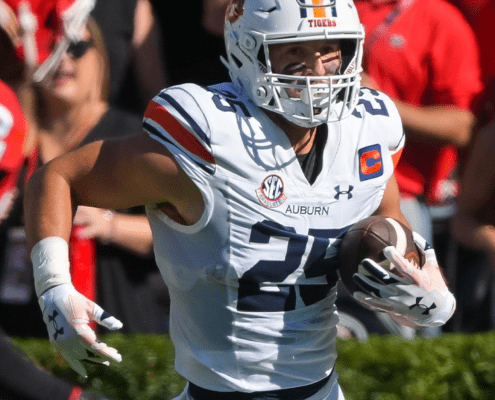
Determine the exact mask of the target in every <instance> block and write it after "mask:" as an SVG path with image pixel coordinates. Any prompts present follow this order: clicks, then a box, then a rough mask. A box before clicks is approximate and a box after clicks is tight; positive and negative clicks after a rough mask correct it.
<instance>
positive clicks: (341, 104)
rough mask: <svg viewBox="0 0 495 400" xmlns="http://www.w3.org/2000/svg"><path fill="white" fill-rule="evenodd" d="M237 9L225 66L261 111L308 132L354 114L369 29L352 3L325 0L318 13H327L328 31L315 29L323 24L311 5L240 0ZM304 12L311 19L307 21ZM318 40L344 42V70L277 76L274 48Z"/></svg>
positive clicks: (228, 35) (236, 0)
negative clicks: (274, 66) (308, 74)
mask: <svg viewBox="0 0 495 400" xmlns="http://www.w3.org/2000/svg"><path fill="white" fill-rule="evenodd" d="M234 3H235V4H236V6H235V7H234V8H235V10H236V11H237V12H236V14H235V18H232V14H230V15H229V14H228V18H227V19H226V24H225V40H226V53H227V60H224V64H225V65H226V66H227V67H228V68H229V71H230V75H231V77H232V81H233V82H234V83H235V84H236V85H238V86H240V87H241V88H243V89H244V90H245V91H246V92H247V94H248V96H249V97H250V98H251V99H252V100H253V101H254V103H255V104H256V105H258V106H259V107H262V108H264V109H266V110H269V111H272V112H275V113H278V114H281V115H282V116H283V117H284V118H285V119H287V120H288V121H290V122H292V123H294V124H296V125H298V126H302V127H314V126H318V125H321V124H323V123H327V122H333V121H337V120H341V119H343V118H345V117H347V116H348V115H350V114H351V113H352V112H353V110H354V108H355V106H356V104H357V101H358V95H359V89H360V79H361V78H360V72H361V70H362V69H361V59H362V43H363V39H364V28H363V27H362V25H361V24H360V22H359V17H358V15H357V11H356V9H355V7H354V5H353V4H352V1H351V0H322V2H320V3H319V4H320V5H319V6H318V7H320V9H319V10H321V9H322V7H323V8H325V10H326V11H325V12H326V15H327V19H326V20H324V21H326V22H325V23H326V24H327V25H325V26H328V27H322V28H319V27H317V26H315V24H317V22H321V21H320V20H316V19H310V16H311V15H312V13H313V14H315V13H316V11H314V10H315V9H316V8H315V7H316V6H309V5H306V3H308V2H301V1H296V0H285V1H284V2H283V3H282V2H279V1H274V0H263V1H262V0H251V1H250V2H246V3H243V2H242V0H234ZM272 3H273V5H272ZM239 4H240V5H239ZM308 4H309V3H308ZM303 8H304V10H303ZM303 11H304V13H305V14H307V16H308V17H307V18H306V17H303V16H302V15H303ZM334 11H335V12H334ZM319 12H320V11H319ZM315 15H316V14H315ZM229 17H230V18H229ZM328 18H330V19H328ZM315 21H316V22H315ZM318 26H319V25H318ZM316 40H339V41H340V44H341V65H340V69H339V70H334V71H330V72H329V73H326V72H325V75H323V76H300V75H298V76H295V75H290V74H285V73H284V74H279V73H274V72H273V69H272V65H271V62H270V48H271V46H273V45H277V44H281V43H295V42H306V41H316ZM284 72H285V71H284Z"/></svg>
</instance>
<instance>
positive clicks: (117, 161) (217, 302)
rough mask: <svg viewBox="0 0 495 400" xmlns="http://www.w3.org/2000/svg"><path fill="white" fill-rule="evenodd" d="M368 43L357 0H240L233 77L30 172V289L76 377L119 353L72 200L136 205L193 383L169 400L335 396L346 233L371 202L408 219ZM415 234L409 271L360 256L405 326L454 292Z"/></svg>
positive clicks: (436, 311)
mask: <svg viewBox="0 0 495 400" xmlns="http://www.w3.org/2000/svg"><path fill="white" fill-rule="evenodd" d="M363 39H364V32H363V27H362V25H361V24H360V22H359V18H358V15H357V12H356V8H355V7H354V4H353V3H352V1H351V0H320V1H308V0H306V1H303V0H284V1H283V2H281V1H276V0H250V1H246V2H244V1H242V0H233V1H231V3H230V4H229V7H228V9H227V13H226V20H225V41H226V55H227V58H226V59H225V60H224V63H225V64H226V66H227V67H228V69H229V72H230V75H231V78H232V82H228V83H223V84H219V85H215V86H211V87H207V88H204V87H200V86H197V85H194V84H183V85H179V86H175V87H171V88H168V89H165V90H163V91H162V92H161V93H159V94H158V95H157V96H156V97H155V98H154V99H153V100H152V101H151V102H150V104H149V106H148V108H147V110H146V112H145V115H144V122H143V125H144V131H145V132H144V133H142V134H139V135H137V136H134V137H131V138H127V139H124V140H118V141H100V142H95V143H92V144H89V145H87V146H85V147H82V148H80V149H78V150H76V151H74V152H71V153H68V154H67V155H65V156H62V157H61V158H58V159H55V160H53V161H52V162H50V163H49V164H47V165H46V166H45V167H44V168H42V169H40V170H38V171H37V172H36V173H35V175H34V176H33V178H32V179H31V180H30V183H29V188H28V193H27V196H26V202H25V216H26V225H27V234H28V240H29V244H30V246H32V252H31V257H32V260H33V265H34V278H35V282H36V291H37V294H38V296H39V303H40V306H41V308H42V310H43V315H44V319H45V322H46V323H47V327H48V331H49V336H50V340H51V341H52V342H53V343H54V345H55V346H57V348H59V349H60V350H61V352H62V354H63V355H64V356H65V358H66V359H67V361H68V362H69V363H70V364H71V365H72V366H73V368H74V369H75V370H76V371H78V372H79V373H81V374H83V375H85V374H86V371H85V368H84V362H85V360H90V361H97V362H101V363H106V364H108V363H111V362H114V361H115V362H120V361H121V359H122V357H121V355H120V354H119V353H118V351H117V350H116V349H113V348H110V347H108V346H106V345H105V344H104V343H102V342H101V341H100V340H98V339H97V338H96V336H95V334H94V332H93V331H92V330H90V329H89V327H88V324H89V323H90V322H91V321H93V320H94V321H96V322H98V323H101V324H103V325H105V326H107V327H110V328H116V327H118V325H119V323H118V321H117V320H115V318H113V317H111V316H109V315H108V314H107V313H105V312H104V311H103V310H102V309H101V308H100V307H99V306H98V305H96V304H95V303H93V302H91V301H89V300H87V299H86V298H84V297H83V296H82V295H81V294H79V293H78V292H77V291H76V290H75V289H74V287H73V285H72V284H71V277H70V273H69V262H68V251H67V239H68V236H69V232H70V230H71V221H72V217H73V212H74V210H75V209H76V208H77V206H78V205H88V206H93V207H102V208H110V209H119V208H127V207H130V206H135V205H141V204H145V205H146V207H147V213H148V218H149V220H150V224H151V227H152V230H153V240H154V251H155V256H156V260H157V263H158V266H159V268H160V271H161V273H162V275H163V278H164V280H165V282H166V284H167V286H168V288H169V291H170V298H171V304H170V307H171V311H170V313H171V317H170V318H171V320H170V332H171V338H172V340H173V343H174V345H175V350H176V361H175V366H176V369H177V371H178V372H179V374H181V375H182V376H184V377H185V378H186V379H187V381H188V384H187V386H186V388H185V389H184V392H183V393H182V394H181V395H180V396H179V397H178V398H179V399H204V398H215V399H239V398H242V399H265V398H277V399H283V398H299V399H342V398H343V394H342V392H341V390H340V387H339V385H338V383H337V374H336V373H335V372H334V363H335V359H336V357H337V355H336V350H335V340H336V334H337V329H336V325H337V322H338V314H337V310H336V307H335V299H336V283H337V280H338V275H337V269H338V261H337V253H338V243H339V239H340V237H341V236H342V234H343V233H344V232H346V230H347V229H348V228H349V227H350V226H351V225H352V224H354V223H355V222H357V221H359V220H361V219H363V218H365V217H368V216H370V215H372V214H381V215H387V216H389V217H393V218H396V219H398V220H400V221H402V222H404V223H406V224H407V221H405V218H404V217H403V216H402V214H401V212H400V208H399V193H398V190H397V183H396V180H395V178H394V175H393V170H394V165H395V164H396V163H397V160H398V157H399V155H400V152H401V149H402V147H403V144H404V135H403V131H402V126H401V121H400V118H399V115H398V113H397V110H396V108H395V107H394V104H393V102H392V101H391V100H390V99H389V98H388V97H387V96H385V95H384V94H382V93H380V92H377V91H374V90H369V89H366V88H361V87H360V75H359V73H360V71H361V56H362V43H363ZM191 51H194V48H193V47H191ZM416 240H417V243H418V246H419V247H420V248H421V249H422V250H423V251H424V252H425V255H426V257H425V258H426V264H425V265H424V266H423V268H422V269H420V268H419V267H418V266H416V265H412V264H410V263H408V262H407V261H406V260H405V259H404V258H402V257H401V256H400V255H398V254H397V252H396V250H395V249H394V248H393V247H392V248H388V250H387V257H388V258H389V259H390V260H391V262H393V263H394V264H395V265H396V267H397V268H398V269H399V271H401V272H402V275H403V277H399V276H395V275H393V274H391V273H387V272H385V271H383V270H382V269H381V268H380V266H378V265H376V264H374V263H372V262H366V263H365V265H366V268H367V270H368V271H369V273H370V274H372V275H373V276H374V277H375V279H373V280H371V279H369V278H367V277H365V276H357V277H356V278H357V280H358V281H359V283H360V285H361V287H362V288H363V291H362V292H358V293H360V295H359V296H357V300H358V301H360V302H362V303H363V304H366V305H367V306H368V307H372V308H377V309H380V310H383V311H384V312H388V313H390V314H391V315H393V316H394V318H396V319H397V320H400V321H401V322H403V323H406V324H408V325H413V326H419V325H441V324H443V323H445V322H446V321H447V320H448V319H449V318H450V316H451V315H452V313H453V311H454V308H455V300H454V297H453V295H452V294H451V293H450V291H449V290H448V288H447V286H446V283H445V281H444V280H443V277H442V275H441V273H440V270H439V267H438V264H437V263H436V260H435V254H434V252H433V250H432V249H430V248H429V247H428V245H427V244H426V243H425V242H424V240H422V239H421V238H420V237H419V236H416ZM418 298H419V300H418ZM433 303H435V305H434V306H433ZM143 312H146V310H143ZM88 350H89V353H88Z"/></svg>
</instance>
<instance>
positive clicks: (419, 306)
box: [409, 297, 437, 315]
mask: <svg viewBox="0 0 495 400" xmlns="http://www.w3.org/2000/svg"><path fill="white" fill-rule="evenodd" d="M421 300H423V298H422V297H416V304H413V305H412V306H409V309H410V310H412V309H413V308H415V307H418V308H420V309H422V310H424V311H423V312H422V313H421V314H422V315H429V314H430V310H434V309H435V308H437V305H436V304H435V303H432V304H431V306H430V307H428V306H426V304H421Z"/></svg>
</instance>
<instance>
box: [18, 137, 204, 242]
mask: <svg viewBox="0 0 495 400" xmlns="http://www.w3.org/2000/svg"><path fill="white" fill-rule="evenodd" d="M25 198H26V199H25V217H26V233H27V239H28V245H29V246H30V247H32V246H34V244H35V243H37V242H38V241H39V240H41V239H43V238H46V237H49V236H58V237H61V238H63V239H65V240H68V238H69V235H70V231H71V226H72V217H73V212H74V211H75V208H76V207H77V206H78V205H85V206H92V207H99V208H107V209H122V208H129V207H133V206H137V205H143V204H158V203H165V202H167V203H170V204H171V205H173V206H174V207H175V208H176V209H177V212H178V213H179V214H180V215H181V216H182V218H183V219H184V220H185V221H187V223H190V224H193V223H194V222H196V220H197V219H199V217H200V215H201V213H202V210H203V205H202V197H201V195H200V192H199V190H198V189H197V187H196V186H195V185H194V183H192V181H191V180H190V179H189V178H188V177H187V175H186V174H185V173H184V171H183V170H182V169H181V168H180V166H179V165H178V164H177V162H176V161H175V159H174V157H173V156H171V154H170V153H169V152H168V150H167V149H166V148H165V147H164V146H161V145H159V144H158V143H157V142H156V141H155V140H153V139H151V138H150V137H149V136H148V135H146V134H140V135H137V136H133V137H130V138H126V139H123V140H109V141H98V142H94V143H91V144H89V145H87V146H84V147H82V148H80V149H77V150H75V151H73V152H70V153H68V154H66V155H64V156H62V157H59V158H57V159H55V160H53V161H51V162H50V163H48V164H46V165H45V166H44V167H42V168H40V169H39V170H37V171H36V172H35V173H34V175H33V177H32V178H31V179H30V181H29V185H28V187H27V191H26V196H25Z"/></svg>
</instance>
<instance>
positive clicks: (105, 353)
mask: <svg viewBox="0 0 495 400" xmlns="http://www.w3.org/2000/svg"><path fill="white" fill-rule="evenodd" d="M39 304H40V306H41V310H42V312H43V320H44V321H45V324H46V326H47V328H48V334H49V337H50V341H51V342H52V343H53V345H54V346H55V347H56V348H57V349H58V350H59V351H60V352H61V353H62V355H63V357H64V358H65V359H66V360H67V361H68V363H69V364H70V366H71V367H72V368H73V369H74V370H75V371H76V372H78V373H79V374H80V375H82V376H84V377H86V376H87V373H86V369H85V367H84V365H83V363H82V362H81V361H83V360H86V361H90V362H96V363H100V364H104V365H110V362H121V361H122V356H121V355H120V354H119V353H118V351H117V350H116V349H114V348H112V347H108V346H107V345H106V344H105V343H103V342H101V341H100V340H99V339H98V338H97V337H96V334H95V332H94V331H93V330H92V329H91V328H90V327H89V325H88V324H89V323H90V322H91V321H96V322H97V323H98V324H100V325H102V326H104V327H106V328H108V329H111V330H115V329H120V328H122V322H120V321H119V320H117V319H116V318H114V317H111V316H110V315H109V314H108V313H107V312H105V311H103V309H102V308H101V307H100V306H99V305H98V304H96V303H94V302H92V301H91V300H89V299H88V298H86V297H85V296H83V295H82V294H80V293H79V292H78V291H77V290H76V289H75V288H74V286H73V285H72V284H68V283H65V284H62V285H59V286H55V287H53V288H51V289H49V290H47V291H46V292H45V293H43V295H42V296H41V297H40V298H39Z"/></svg>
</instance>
